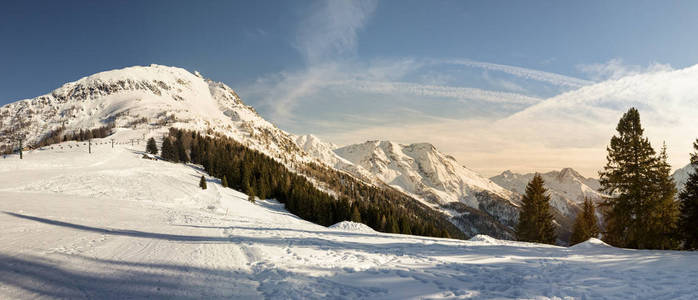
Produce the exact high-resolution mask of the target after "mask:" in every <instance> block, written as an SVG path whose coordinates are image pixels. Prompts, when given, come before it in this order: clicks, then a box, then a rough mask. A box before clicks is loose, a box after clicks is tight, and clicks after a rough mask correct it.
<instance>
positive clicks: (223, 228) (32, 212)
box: [0, 65, 698, 299]
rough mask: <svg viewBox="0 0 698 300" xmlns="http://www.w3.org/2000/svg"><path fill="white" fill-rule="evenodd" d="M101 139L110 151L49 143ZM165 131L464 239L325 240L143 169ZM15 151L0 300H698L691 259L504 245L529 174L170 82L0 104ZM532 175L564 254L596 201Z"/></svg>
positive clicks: (2, 175) (0, 142)
mask: <svg viewBox="0 0 698 300" xmlns="http://www.w3.org/2000/svg"><path fill="white" fill-rule="evenodd" d="M107 125H109V126H113V127H114V129H113V132H112V134H111V135H109V136H107V137H104V138H91V139H90V141H89V142H87V141H63V140H58V141H56V143H46V141H47V139H48V138H52V137H54V136H56V135H57V134H64V133H75V132H77V131H80V130H84V129H93V128H98V127H101V126H107ZM170 128H179V129H183V130H191V131H195V132H198V133H201V134H203V135H206V136H207V137H220V138H223V137H225V138H230V139H232V140H234V141H236V142H238V143H240V144H242V145H244V146H245V147H247V148H249V149H253V150H256V151H259V152H260V153H262V154H264V155H266V156H268V157H270V158H271V159H272V160H273V161H275V162H278V163H279V164H281V165H282V166H283V167H284V168H286V169H287V170H288V171H289V172H291V173H293V174H298V176H303V178H305V179H307V180H308V181H309V182H310V183H311V184H312V185H313V186H314V188H316V189H317V190H319V191H321V192H323V193H326V194H327V195H330V196H332V197H336V198H337V199H349V200H348V201H357V202H362V203H368V204H366V205H374V206H372V207H371V208H372V209H373V208H374V207H380V205H389V206H390V207H398V208H400V209H402V210H405V211H408V214H409V216H408V217H409V218H412V219H418V220H420V221H421V220H424V221H425V222H426V223H427V224H428V225H430V226H431V225H433V224H437V225H439V226H442V227H443V228H437V229H439V230H441V232H444V233H445V234H444V235H433V234H432V236H449V233H451V234H450V236H452V237H459V238H462V239H448V238H437V237H427V236H416V235H403V234H391V233H382V232H378V231H376V230H374V229H376V228H377V227H376V226H374V228H373V229H372V228H371V227H370V226H367V225H365V224H361V223H353V222H348V221H345V222H342V223H339V224H335V225H333V226H329V227H325V226H321V225H318V224H314V223H311V222H308V221H306V220H303V219H302V218H300V217H298V216H296V215H294V214H292V213H290V212H289V210H290V211H293V210H291V209H287V208H285V207H284V204H283V203H280V202H278V201H276V200H273V199H258V200H257V201H256V202H255V203H253V202H250V201H248V195H246V194H245V193H243V192H241V191H239V190H235V189H232V188H227V187H223V185H222V181H221V180H220V179H218V178H214V177H212V176H211V175H210V174H208V173H207V172H206V171H205V170H204V167H203V166H202V165H199V164H181V163H180V164H176V163H171V162H167V161H163V160H151V159H143V158H144V157H143V154H144V150H145V141H146V139H148V138H150V137H153V138H155V139H157V140H158V146H159V147H161V146H162V144H161V143H162V140H163V136H164V135H166V134H168V131H169V129H170ZM20 140H21V141H22V143H23V144H22V146H23V148H24V152H23V156H24V157H23V159H20V157H19V155H17V154H10V155H7V157H6V158H4V159H2V161H0V228H2V229H0V233H2V234H1V235H0V298H71V299H76V298H77V299H80V298H84V299H95V298H97V299H110V298H113V299H122V298H167V299H172V298H181V299H202V298H206V299H211V298H242V299H248V298H249V299H257V298H271V299H287V298H303V299H309V298H310V299H312V298H317V299H328V298H329V299H344V298H361V299H418V298H419V299H423V298H430V299H431V298H436V299H438V298H446V299H469V298H475V299H491V298H536V299H602V298H652V299H695V298H696V297H698V291H696V290H695V288H694V287H695V286H696V285H698V279H696V278H698V265H696V263H695V262H696V261H697V260H698V256H696V255H695V253H692V252H678V251H646V250H627V249H618V248H614V247H611V246H608V245H606V244H604V243H603V242H601V241H599V240H596V239H592V240H589V241H587V242H584V243H581V244H578V245H575V246H573V247H569V248H567V247H560V246H551V245H543V244H534V243H524V242H514V241H511V240H512V239H514V232H513V229H514V226H515V224H516V222H517V219H518V215H519V210H520V206H521V200H520V199H521V194H522V193H523V192H524V189H525V186H526V184H527V183H528V182H529V181H530V180H531V178H532V177H533V174H515V173H513V172H510V171H506V172H503V173H502V174H500V175H498V176H494V177H492V178H489V179H488V178H485V177H483V176H481V175H480V174H478V173H477V172H475V171H473V170H471V169H469V168H467V167H465V166H464V165H463V164H462V163H460V162H458V161H457V160H456V159H455V158H453V157H452V156H449V155H447V154H444V153H442V152H440V151H439V150H438V149H436V147H434V146H433V145H431V144H429V143H416V144H410V145H404V144H399V143H395V142H391V141H367V142H365V143H360V144H354V145H346V146H337V145H334V144H331V143H328V142H325V141H322V140H320V139H319V138H317V137H315V136H313V135H302V136H297V135H294V134H291V133H288V132H285V131H283V130H281V129H279V128H277V127H276V126H275V125H274V124H272V123H270V122H268V121H266V120H265V119H263V118H262V117H261V116H260V115H258V114H257V112H256V111H255V110H254V108H252V107H250V106H247V105H245V104H244V103H243V102H242V100H241V99H240V97H239V96H238V95H237V93H236V92H235V91H233V90H232V89H231V88H229V87H228V86H226V85H224V84H222V83H217V82H215V81H212V80H210V79H206V78H204V77H203V76H202V75H201V74H199V73H198V72H194V73H190V72H189V71H187V70H184V69H181V68H175V67H167V66H159V65H151V66H147V67H131V68H125V69H120V70H113V71H107V72H102V73H98V74H95V75H92V76H88V77H85V78H82V79H79V80H77V81H75V82H70V83H67V84H65V85H63V86H62V87H60V88H58V89H56V90H55V91H53V92H52V93H50V94H47V95H43V96H39V97H36V98H33V99H27V100H22V101H18V102H14V103H10V104H7V105H5V106H2V107H0V151H10V150H14V149H17V148H18V147H19V141H20ZM42 142H44V144H41V143H42ZM145 158H148V157H147V156H146V157H145ZM688 171H689V168H688V167H687V168H684V169H681V170H678V171H677V172H676V173H675V175H674V178H675V180H676V181H677V184H681V182H682V181H681V180H683V181H684V182H685V178H686V177H687V174H688ZM202 176H203V177H204V178H205V180H206V182H207V185H208V188H207V189H201V188H199V187H198V182H199V178H201V177H202ZM542 176H543V178H544V180H545V182H546V188H548V190H549V193H550V195H551V206H552V208H553V215H554V217H555V221H556V224H557V226H558V231H559V232H560V235H559V236H560V240H559V241H558V244H560V245H566V242H567V240H568V238H569V235H570V232H571V228H572V223H573V221H574V218H575V216H576V215H577V214H578V213H579V211H580V203H581V202H583V200H584V198H585V197H587V198H590V199H592V200H593V201H595V202H597V203H598V202H600V201H602V198H603V197H605V195H603V194H602V193H600V192H598V190H599V187H600V186H599V182H598V180H596V179H593V178H585V177H584V176H582V175H580V174H579V173H578V172H576V171H575V170H573V169H570V168H566V169H562V170H561V171H553V172H548V173H544V174H542ZM366 191H368V192H366ZM364 192H365V193H364ZM381 195H383V196H381ZM384 195H388V196H384ZM395 195H398V196H395ZM352 197H356V198H352ZM253 198H254V197H253ZM386 201H390V203H383V202H386ZM354 208H355V209H356V207H354ZM376 216H377V217H380V215H376ZM364 217H365V216H364ZM378 219H379V221H378V222H377V223H379V222H380V218H378ZM372 221H373V220H372ZM401 222H402V220H401ZM408 230H409V228H408ZM454 231H455V232H456V233H458V235H454V234H453V233H454ZM439 233H440V232H439ZM430 234H431V232H426V230H425V232H423V234H422V235H430ZM463 239H465V240H463Z"/></svg>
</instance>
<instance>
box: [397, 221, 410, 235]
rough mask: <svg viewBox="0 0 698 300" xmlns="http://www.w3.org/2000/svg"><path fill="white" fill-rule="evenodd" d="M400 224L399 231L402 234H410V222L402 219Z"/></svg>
mask: <svg viewBox="0 0 698 300" xmlns="http://www.w3.org/2000/svg"><path fill="white" fill-rule="evenodd" d="M401 223H402V224H400V225H401V226H400V233H402V234H412V228H410V223H408V222H407V220H405V219H402V222H401Z"/></svg>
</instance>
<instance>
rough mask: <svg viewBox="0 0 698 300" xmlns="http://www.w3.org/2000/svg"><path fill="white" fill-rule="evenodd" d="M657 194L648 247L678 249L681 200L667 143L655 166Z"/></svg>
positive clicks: (652, 200)
mask: <svg viewBox="0 0 698 300" xmlns="http://www.w3.org/2000/svg"><path fill="white" fill-rule="evenodd" d="M655 176H656V177H655V178H654V180H653V183H654V184H655V185H656V189H657V191H656V193H657V194H656V196H655V197H653V198H652V199H651V202H650V208H649V209H651V210H652V211H651V212H650V213H649V214H648V215H649V220H648V222H647V223H648V224H649V225H648V227H649V232H650V236H649V238H648V239H647V240H648V241H647V244H646V247H647V248H652V249H676V248H677V247H678V246H679V240H680V235H679V234H677V229H678V222H679V213H680V212H679V202H677V201H676V194H677V191H676V184H675V183H674V179H673V178H672V177H671V165H669V162H668V155H667V153H666V144H663V145H662V151H661V152H660V153H659V156H658V157H657V165H656V166H655Z"/></svg>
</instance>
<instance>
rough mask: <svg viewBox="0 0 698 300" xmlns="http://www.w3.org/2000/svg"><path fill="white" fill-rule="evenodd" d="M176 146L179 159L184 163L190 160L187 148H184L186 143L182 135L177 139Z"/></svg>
mask: <svg viewBox="0 0 698 300" xmlns="http://www.w3.org/2000/svg"><path fill="white" fill-rule="evenodd" d="M174 148H175V154H176V155H177V159H178V160H179V161H180V162H183V163H186V162H189V156H188V155H187V150H186V149H184V143H183V142H182V137H179V138H178V139H177V140H176V141H175V143H174Z"/></svg>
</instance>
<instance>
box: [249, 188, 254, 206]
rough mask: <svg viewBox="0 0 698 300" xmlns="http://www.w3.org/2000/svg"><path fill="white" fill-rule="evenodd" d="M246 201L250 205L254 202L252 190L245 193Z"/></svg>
mask: <svg viewBox="0 0 698 300" xmlns="http://www.w3.org/2000/svg"><path fill="white" fill-rule="evenodd" d="M247 201H250V202H252V203H254V202H255V195H254V189H250V191H249V192H247Z"/></svg>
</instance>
